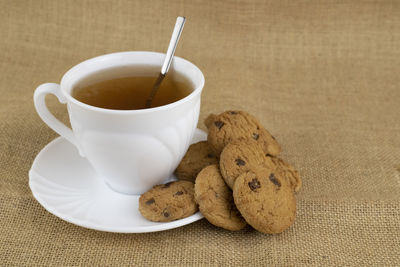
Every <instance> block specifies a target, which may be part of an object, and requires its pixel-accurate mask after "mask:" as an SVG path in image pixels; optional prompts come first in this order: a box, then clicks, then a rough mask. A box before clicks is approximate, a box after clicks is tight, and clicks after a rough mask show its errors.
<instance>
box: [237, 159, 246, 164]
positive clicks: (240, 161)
mask: <svg viewBox="0 0 400 267" xmlns="http://www.w3.org/2000/svg"><path fill="white" fill-rule="evenodd" d="M235 162H236V165H238V166H244V165H246V162H245V161H244V160H242V159H241V158H237V159H235Z"/></svg>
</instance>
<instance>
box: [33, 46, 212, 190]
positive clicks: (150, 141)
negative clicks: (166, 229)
mask: <svg viewBox="0 0 400 267" xmlns="http://www.w3.org/2000/svg"><path fill="white" fill-rule="evenodd" d="M164 57H165V55H164V54H161V53H155V52H121V53H113V54H108V55H103V56H99V57H95V58H92V59H89V60H86V61H84V62H82V63H80V64H78V65H76V66H74V67H73V68H71V69H70V70H69V71H68V72H67V73H66V74H65V75H64V76H63V78H62V80H61V83H60V85H58V84H55V83H46V84H42V85H40V86H39V87H38V88H37V89H36V91H35V94H34V102H35V108H36V111H37V113H38V114H39V116H40V117H41V118H42V120H43V121H44V122H45V123H46V124H47V125H48V126H49V127H50V128H52V129H53V130H54V131H56V132H57V133H58V134H60V135H61V136H63V137H64V138H66V139H67V140H68V141H69V142H71V143H72V144H74V145H75V146H76V147H77V149H78V150H79V153H80V155H81V156H83V157H86V158H87V159H88V161H89V162H90V163H91V165H92V166H93V168H94V169H95V171H96V172H97V173H98V175H99V176H101V177H102V178H103V179H104V180H105V182H106V183H107V184H108V185H109V186H110V187H111V188H112V189H113V190H115V191H117V192H121V193H126V194H142V193H143V192H145V191H147V190H148V189H149V188H151V187H152V186H153V185H155V184H159V183H162V182H163V181H165V180H166V179H168V178H169V177H170V176H171V174H172V173H173V171H174V170H175V168H176V167H177V165H178V164H179V162H180V160H181V159H182V157H183V155H184V154H185V153H186V150H187V149H188V147H189V142H190V140H191V139H192V137H193V134H194V131H195V129H196V126H197V122H198V119H199V112H200V96H201V92H202V90H203V86H204V76H203V73H202V72H201V71H200V69H199V68H197V67H196V66H195V65H194V64H192V63H190V62H189V61H187V60H185V59H182V58H179V57H174V60H173V63H172V65H171V68H170V70H169V74H168V75H174V73H175V74H179V75H181V76H185V77H186V79H187V80H189V81H190V83H191V85H192V88H193V91H192V92H191V93H190V94H189V95H188V96H187V97H185V98H183V99H181V100H179V101H176V102H174V103H171V104H168V105H164V106H159V107H155V108H149V109H141V110H111V109H103V108H98V107H94V106H90V105H87V104H84V103H82V102H79V101H78V100H76V99H75V98H73V97H72V96H71V91H72V89H73V88H74V86H75V85H76V84H77V83H79V82H82V81H84V80H85V79H87V78H88V77H97V79H99V77H98V75H97V76H96V75H95V74H96V73H102V74H101V79H103V80H107V79H112V78H119V77H127V76H146V75H149V76H150V75H152V76H154V72H153V73H149V72H148V68H147V67H155V66H161V65H162V61H163V60H164ZM92 82H93V81H92ZM47 94H54V95H55V96H57V98H58V100H59V101H60V102H61V103H63V104H65V103H66V104H67V108H68V113H69V119H70V122H71V126H72V130H71V129H70V128H69V127H67V126H65V125H64V124H63V123H61V122H60V121H59V120H58V119H56V118H55V117H54V116H53V115H52V114H51V113H50V112H49V110H48V109H47V107H46V103H45V96H46V95H47ZM65 164H68V162H65Z"/></svg>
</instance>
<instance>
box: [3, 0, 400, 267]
mask: <svg viewBox="0 0 400 267" xmlns="http://www.w3.org/2000/svg"><path fill="white" fill-rule="evenodd" d="M177 15H185V16H187V18H188V20H187V24H186V26H185V30H184V33H183V36H182V39H181V42H180V45H179V48H178V50H177V55H179V56H182V57H184V58H187V59H189V60H190V61H192V62H194V63H195V64H196V65H198V66H199V67H200V68H201V69H202V70H203V72H204V74H205V77H206V86H205V88H204V93H203V96H202V108H201V118H200V119H201V120H203V119H204V118H205V116H206V115H207V114H208V113H210V112H221V111H223V110H226V109H243V110H247V111H249V112H250V113H253V114H255V115H256V116H257V117H258V118H259V119H260V120H261V121H262V123H263V124H264V125H265V126H266V127H267V129H269V130H270V131H271V132H272V133H273V134H274V135H275V136H276V137H277V139H278V140H279V141H280V142H281V144H282V146H283V153H282V156H283V157H284V158H286V159H287V160H289V161H290V162H292V163H294V164H295V165H296V166H297V167H298V168H299V169H300V171H301V174H302V177H303V189H302V191H301V192H300V193H299V194H298V198H297V199H298V211H297V219H296V222H295V224H294V225H293V226H292V227H291V228H290V229H289V230H288V231H286V232H284V233H283V234H280V235H264V234H261V233H258V232H256V231H254V230H252V229H251V228H246V229H245V230H243V231H240V232H228V231H225V230H222V229H219V228H216V227H214V226H212V225H210V224H209V223H208V222H207V221H205V220H201V221H199V222H196V223H193V224H191V225H187V226H184V227H181V228H178V229H174V230H169V231H165V232H158V233H149V234H113V233H105V232H98V231H94V230H88V229H84V228H81V227H78V226H75V225H72V224H70V223H67V222H64V221H62V220H61V219H58V218H57V217H55V216H53V215H52V214H50V213H48V212H46V211H45V210H44V209H43V208H42V207H41V206H40V205H39V204H38V203H37V202H36V201H35V200H34V198H33V197H32V194H31V191H30V189H29V187H28V170H29V169H30V166H31V163H32V161H33V159H34V157H35V156H36V154H37V153H38V152H39V151H40V150H41V149H42V148H43V146H45V145H46V144H47V143H48V142H50V141H51V140H52V139H54V138H55V137H56V136H57V135H56V134H55V133H54V132H53V131H52V130H50V129H49V128H48V127H47V126H46V125H45V124H44V123H43V122H42V121H41V120H40V119H39V117H38V116H37V114H36V112H35V110H34V107H33V101H32V96H33V91H34V89H35V87H36V86H38V85H39V84H41V83H44V82H58V81H59V80H60V78H61V77H62V75H63V73H65V72H66V71H67V70H68V69H69V68H70V67H72V66H73V65H75V64H77V63H79V62H81V61H83V60H85V59H88V58H90V57H94V56H97V55H101V54H106V53H111V52H115V51H126V50H152V51H165V50H166V47H167V44H168V40H169V37H170V33H171V27H172V25H173V24H174V22H175V17H176V16H177ZM399 71H400V2H398V1H275V2H266V1H254V2H247V1H224V2H223V3H222V1H221V2H219V1H209V2H202V1H185V2H184V1H179V0H177V1H157V2H151V1H144V0H143V1H142V0H140V1H4V0H3V1H0V97H1V98H0V99H1V102H0V166H1V168H0V265H4V266H8V265H18V266H19V265H53V266H54V265H92V266H98V265H115V266H119V265H213V266H220V265H223V264H229V265H243V266H249V265H320V266H321V265H322V266H325V265H326V266H328V265H334V266H342V265H353V266H359V265H375V266H395V265H400V75H399ZM48 100H49V101H48V103H49V105H50V107H51V109H52V110H53V111H54V112H55V113H56V114H57V116H58V117H60V118H62V119H63V120H64V121H67V114H66V108H65V106H63V105H61V104H59V103H58V102H57V101H56V100H55V98H49V99H48ZM199 127H200V128H203V129H204V125H203V124H200V125H199ZM66 164H67V163H66Z"/></svg>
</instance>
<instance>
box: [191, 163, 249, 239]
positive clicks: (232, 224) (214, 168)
mask: <svg viewBox="0 0 400 267" xmlns="http://www.w3.org/2000/svg"><path fill="white" fill-rule="evenodd" d="M194 190H195V200H196V202H197V203H198V204H199V208H200V211H201V213H202V214H203V215H204V217H205V218H206V219H207V220H208V221H209V222H210V223H212V224H214V225H216V226H218V227H222V228H224V229H227V230H231V231H236V230H240V229H242V228H244V227H245V226H246V222H245V221H244V219H243V218H242V216H241V215H240V213H239V211H238V210H237V208H236V206H235V203H234V202H233V197H232V191H231V190H230V189H229V188H228V186H227V185H226V184H225V182H224V180H223V179H222V176H221V174H220V172H219V168H218V165H210V166H207V167H205V168H204V169H203V170H201V172H200V173H199V174H198V176H197V178H196V184H195V187H194Z"/></svg>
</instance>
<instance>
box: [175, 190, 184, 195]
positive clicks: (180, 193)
mask: <svg viewBox="0 0 400 267" xmlns="http://www.w3.org/2000/svg"><path fill="white" fill-rule="evenodd" d="M181 195H183V192H182V191H178V192H176V193H175V196H181Z"/></svg>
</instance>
